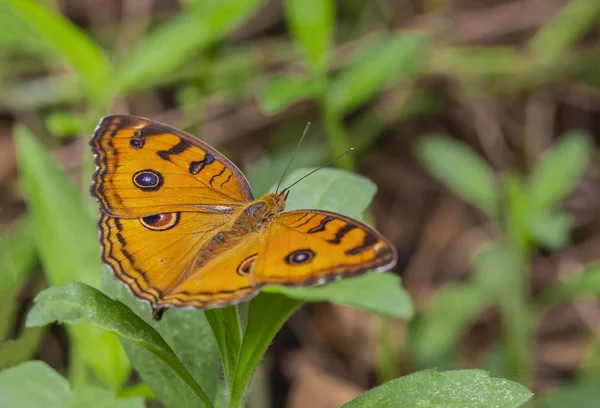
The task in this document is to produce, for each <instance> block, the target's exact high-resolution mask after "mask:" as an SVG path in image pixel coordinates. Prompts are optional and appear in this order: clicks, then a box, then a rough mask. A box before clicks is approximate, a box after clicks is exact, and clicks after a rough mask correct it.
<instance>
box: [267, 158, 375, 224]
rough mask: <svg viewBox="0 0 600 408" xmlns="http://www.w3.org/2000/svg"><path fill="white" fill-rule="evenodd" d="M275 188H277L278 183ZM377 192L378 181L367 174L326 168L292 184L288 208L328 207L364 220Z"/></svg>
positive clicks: (290, 177)
mask: <svg viewBox="0 0 600 408" xmlns="http://www.w3.org/2000/svg"><path fill="white" fill-rule="evenodd" d="M312 170H314V169H310V168H301V169H297V170H295V171H293V172H292V173H291V174H289V175H288V176H287V177H286V178H285V180H284V181H283V183H281V186H282V187H286V186H289V185H290V184H292V183H293V182H294V181H296V180H298V179H300V178H301V177H303V176H305V175H307V174H308V173H310V172H311V171H312ZM271 191H275V185H273V187H272V188H271ZM376 191H377V186H376V185H375V183H373V182H372V181H371V180H369V179H367V178H365V177H362V176H359V175H357V174H354V173H350V172H348V171H344V170H338V169H333V168H324V169H321V170H319V171H318V172H316V173H315V174H313V175H311V176H309V177H308V178H306V179H305V180H302V181H301V182H300V183H298V184H296V185H295V186H294V187H292V189H291V190H290V196H289V198H288V202H287V206H286V211H292V210H299V209H307V208H310V209H318V210H328V211H335V212H338V213H340V214H343V215H346V216H348V217H352V218H356V219H359V220H360V219H361V218H362V215H363V212H364V211H365V210H366V208H367V207H368V205H369V204H370V203H371V200H372V199H373V197H374V196H375V192H376Z"/></svg>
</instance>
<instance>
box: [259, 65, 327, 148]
mask: <svg viewBox="0 0 600 408" xmlns="http://www.w3.org/2000/svg"><path fill="white" fill-rule="evenodd" d="M324 89H325V87H324V84H323V83H322V82H320V81H318V80H316V79H314V78H306V77H302V76H298V75H293V76H292V75H286V76H283V75H282V76H277V77H275V78H273V79H271V81H269V82H268V83H267V84H266V85H264V86H263V87H262V89H261V90H260V93H259V94H258V105H259V106H260V108H261V109H262V111H263V112H265V113H266V114H268V115H273V114H275V113H279V112H281V111H283V110H285V109H286V108H288V107H290V106H291V105H293V104H295V103H297V102H300V101H302V100H305V99H311V98H316V97H318V96H319V95H321V93H322V92H323V91H324ZM303 148H304V146H303Z"/></svg>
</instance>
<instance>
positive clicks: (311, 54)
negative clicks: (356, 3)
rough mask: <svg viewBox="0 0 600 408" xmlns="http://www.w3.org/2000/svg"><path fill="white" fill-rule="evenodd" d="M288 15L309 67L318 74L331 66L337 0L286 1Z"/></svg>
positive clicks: (288, 21)
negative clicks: (329, 64)
mask: <svg viewBox="0 0 600 408" xmlns="http://www.w3.org/2000/svg"><path fill="white" fill-rule="evenodd" d="M283 5H284V10H285V16H286V19H287V23H288V26H289V27H290V29H291V31H292V34H293V36H294V38H295V40H296V41H297V42H298V43H299V44H300V47H301V48H302V51H303V52H304V57H305V59H306V62H307V63H308V66H309V67H310V68H311V69H312V71H313V72H314V73H315V74H322V73H323V72H325V70H326V69H327V63H328V61H329V55H330V51H331V42H332V35H333V29H334V23H335V2H334V1H333V0H285V1H284V2H283Z"/></svg>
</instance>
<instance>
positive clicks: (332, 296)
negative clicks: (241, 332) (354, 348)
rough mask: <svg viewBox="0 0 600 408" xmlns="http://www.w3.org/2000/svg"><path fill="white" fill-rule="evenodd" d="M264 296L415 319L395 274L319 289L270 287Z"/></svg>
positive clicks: (346, 281) (355, 279) (348, 280)
mask: <svg viewBox="0 0 600 408" xmlns="http://www.w3.org/2000/svg"><path fill="white" fill-rule="evenodd" d="M262 291H263V292H272V293H281V294H282V295H285V296H287V297H290V298H293V299H298V300H302V301H305V302H319V301H326V302H332V303H336V304H338V305H345V306H353V307H359V308H361V309H365V310H370V311H372V312H375V313H379V314H381V315H386V316H392V317H396V318H399V319H408V318H410V317H411V316H412V313H413V307H412V301H411V299H410V295H409V294H408V293H406V291H405V290H404V289H403V288H402V284H401V281H400V277H398V276H396V275H394V274H392V273H368V274H365V275H362V276H358V277H356V278H351V279H343V280H341V281H338V282H332V283H329V284H327V285H321V286H315V287H310V288H308V287H305V288H303V287H298V288H295V287H287V286H274V285H273V286H267V287H265V288H263V289H262Z"/></svg>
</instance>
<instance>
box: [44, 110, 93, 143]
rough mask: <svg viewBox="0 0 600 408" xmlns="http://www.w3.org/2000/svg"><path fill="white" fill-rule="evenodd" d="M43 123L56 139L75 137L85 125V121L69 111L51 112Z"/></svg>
mask: <svg viewBox="0 0 600 408" xmlns="http://www.w3.org/2000/svg"><path fill="white" fill-rule="evenodd" d="M44 122H45V123H46V127H47V128H48V130H49V131H50V132H51V133H52V134H53V135H54V136H56V137H65V136H76V135H77V133H79V132H80V131H82V130H83V129H84V128H85V125H86V120H85V119H83V118H82V117H80V116H79V115H77V114H75V113H73V112H69V111H56V112H51V113H49V114H48V115H46V117H45V118H44Z"/></svg>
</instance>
